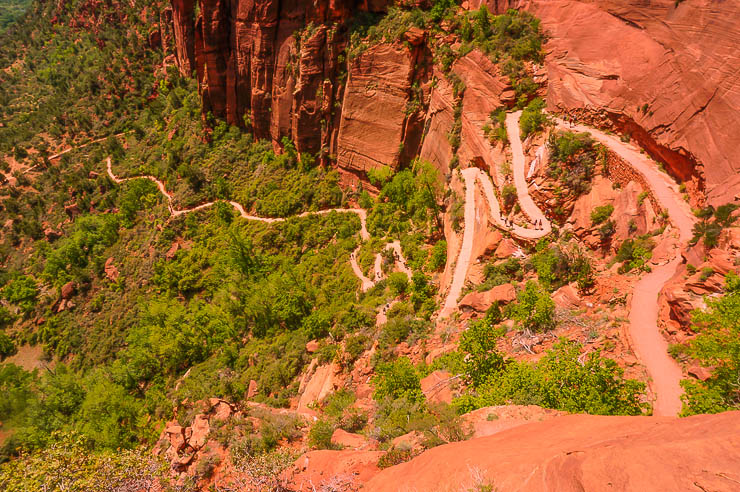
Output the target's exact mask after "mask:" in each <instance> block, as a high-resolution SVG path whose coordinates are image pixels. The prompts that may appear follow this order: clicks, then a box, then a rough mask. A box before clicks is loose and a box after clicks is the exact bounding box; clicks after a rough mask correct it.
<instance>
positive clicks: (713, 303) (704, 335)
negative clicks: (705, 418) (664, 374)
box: [681, 272, 740, 415]
mask: <svg viewBox="0 0 740 492" xmlns="http://www.w3.org/2000/svg"><path fill="white" fill-rule="evenodd" d="M691 321H692V330H694V331H696V332H698V335H697V336H696V338H694V339H693V340H692V341H690V342H689V344H688V350H687V352H688V353H689V355H692V356H693V357H695V358H696V359H697V360H698V361H699V362H700V363H701V365H702V366H705V367H714V370H713V371H712V376H711V377H710V378H709V379H707V380H706V381H694V380H690V379H686V380H683V381H682V382H681V385H682V386H683V387H684V389H685V390H686V393H685V395H684V396H683V402H684V407H683V410H682V412H681V414H682V415H694V414H699V413H718V412H724V411H727V410H737V409H740V390H738V387H737V381H738V379H740V359H739V358H738V354H740V278H738V276H737V274H735V273H733V272H730V273H729V274H728V275H727V276H726V277H725V294H724V295H723V296H722V297H720V298H717V299H708V300H707V308H706V309H705V310H701V311H699V310H697V311H694V312H693V313H692V318H691Z"/></svg>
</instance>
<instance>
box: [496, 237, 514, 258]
mask: <svg viewBox="0 0 740 492" xmlns="http://www.w3.org/2000/svg"><path fill="white" fill-rule="evenodd" d="M518 251H520V249H519V246H517V244H516V243H515V242H514V241H512V240H511V239H508V238H506V239H504V240H503V241H501V243H499V245H498V247H497V248H496V252H495V253H494V255H495V256H496V258H499V259H504V258H511V257H512V256H514V253H516V252H518Z"/></svg>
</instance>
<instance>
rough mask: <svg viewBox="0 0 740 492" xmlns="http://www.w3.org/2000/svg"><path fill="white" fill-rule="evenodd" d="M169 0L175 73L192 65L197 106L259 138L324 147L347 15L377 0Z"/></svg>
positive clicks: (331, 127)
mask: <svg viewBox="0 0 740 492" xmlns="http://www.w3.org/2000/svg"><path fill="white" fill-rule="evenodd" d="M199 7H200V8H199V10H200V12H199V13H198V14H197V16H196V14H195V10H194V8H193V1H192V0H173V2H172V10H173V24H174V33H175V44H176V53H177V60H178V66H179V68H180V71H181V73H183V74H190V73H192V71H193V70H194V69H195V70H196V71H197V76H198V81H199V84H200V90H201V94H202V97H203V103H204V111H206V112H208V111H210V112H211V113H213V115H214V116H216V117H219V118H225V119H226V120H227V121H228V122H229V123H231V124H234V125H239V126H245V125H247V126H250V127H251V129H252V130H253V131H254V133H255V135H256V136H257V137H259V138H269V139H272V140H273V141H274V142H276V143H279V142H280V141H281V140H282V138H283V137H289V138H291V139H292V140H294V141H295V143H296V146H297V148H298V150H299V151H301V152H312V153H316V152H319V151H320V150H321V149H322V148H323V149H325V150H328V145H329V136H330V135H331V134H332V132H333V131H335V126H336V124H335V118H333V114H332V113H333V109H334V108H333V104H332V103H333V102H334V101H337V100H340V99H341V91H342V85H341V82H338V81H337V78H338V76H339V75H340V74H339V70H343V66H342V65H340V63H338V57H339V55H340V53H341V52H342V50H343V48H344V46H345V44H346V33H347V25H346V22H347V20H348V19H350V18H352V16H353V15H354V14H355V13H356V12H358V11H366V12H382V11H383V10H384V8H385V2H383V1H374V2H367V1H353V0H340V1H327V0H322V1H319V2H315V3H313V4H312V3H308V2H300V1H291V2H278V1H276V0H232V1H229V0H202V1H201V2H200V3H199Z"/></svg>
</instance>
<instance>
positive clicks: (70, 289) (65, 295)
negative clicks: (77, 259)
mask: <svg viewBox="0 0 740 492" xmlns="http://www.w3.org/2000/svg"><path fill="white" fill-rule="evenodd" d="M76 292H77V284H76V283H75V282H74V280H70V281H69V282H67V283H66V284H64V285H62V290H61V294H62V299H64V300H67V299H69V298H71V297H72V296H73V295H75V293H76Z"/></svg>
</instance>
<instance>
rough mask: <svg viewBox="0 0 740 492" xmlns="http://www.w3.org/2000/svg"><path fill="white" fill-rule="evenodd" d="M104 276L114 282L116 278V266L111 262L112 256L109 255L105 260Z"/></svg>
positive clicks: (117, 273)
mask: <svg viewBox="0 0 740 492" xmlns="http://www.w3.org/2000/svg"><path fill="white" fill-rule="evenodd" d="M104 269H105V277H106V278H107V279H108V280H110V281H111V282H115V281H116V280H118V275H119V272H118V268H116V266H115V265H114V264H113V257H109V258H108V259H107V260H105V267H104Z"/></svg>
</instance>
